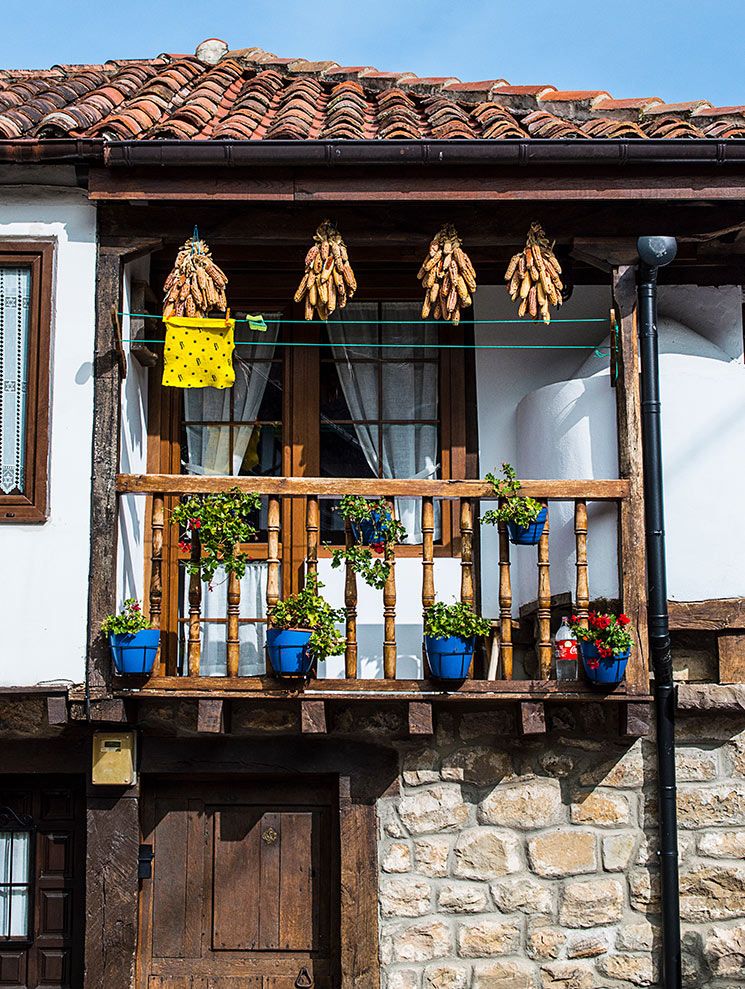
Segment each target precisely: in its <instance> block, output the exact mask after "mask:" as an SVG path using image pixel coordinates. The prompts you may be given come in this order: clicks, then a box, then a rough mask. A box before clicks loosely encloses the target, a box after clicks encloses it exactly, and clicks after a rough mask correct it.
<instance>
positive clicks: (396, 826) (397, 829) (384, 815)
mask: <svg viewBox="0 0 745 989" xmlns="http://www.w3.org/2000/svg"><path fill="white" fill-rule="evenodd" d="M396 803H397V802H396V801H395V800H380V801H378V819H379V820H380V824H381V827H382V829H383V834H385V835H387V836H388V837H389V838H405V837H406V828H405V827H404V826H403V824H402V823H401V820H400V818H399V816H398V810H397V807H396Z"/></svg>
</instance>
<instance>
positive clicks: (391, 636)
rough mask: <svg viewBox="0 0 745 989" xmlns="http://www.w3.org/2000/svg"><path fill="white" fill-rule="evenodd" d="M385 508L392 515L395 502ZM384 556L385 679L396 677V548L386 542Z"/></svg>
mask: <svg viewBox="0 0 745 989" xmlns="http://www.w3.org/2000/svg"><path fill="white" fill-rule="evenodd" d="M386 508H387V509H388V511H389V512H390V513H391V518H393V516H394V512H395V504H394V502H393V501H387V502H386ZM385 558H386V561H387V563H388V565H389V566H390V571H389V573H388V579H387V580H386V582H385V587H384V588H383V634H384V638H383V676H384V677H385V679H386V680H395V679H396V658H397V657H396V550H395V547H394V546H393V545H392V544H391V543H386V547H385Z"/></svg>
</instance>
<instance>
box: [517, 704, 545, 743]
mask: <svg viewBox="0 0 745 989" xmlns="http://www.w3.org/2000/svg"><path fill="white" fill-rule="evenodd" d="M520 734H521V735H545V734H546V706H545V704H544V703H543V701H523V702H522V703H521V704H520Z"/></svg>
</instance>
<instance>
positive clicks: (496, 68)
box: [0, 0, 745, 105]
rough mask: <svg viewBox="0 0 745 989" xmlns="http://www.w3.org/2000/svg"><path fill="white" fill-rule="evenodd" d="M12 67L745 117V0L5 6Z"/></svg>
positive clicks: (39, 1) (43, 0)
mask: <svg viewBox="0 0 745 989" xmlns="http://www.w3.org/2000/svg"><path fill="white" fill-rule="evenodd" d="M2 10H3V14H4V15H5V16H4V17H3V29H2V31H0V66H2V67H3V68H18V67H29V68H32V67H36V68H38V67H46V66H50V65H53V64H54V63H55V62H97V61H105V60H106V59H107V58H112V57H119V58H131V57H142V56H147V55H155V54H157V53H159V52H161V51H170V52H193V51H194V49H195V47H196V45H197V44H198V43H199V41H201V40H202V39H204V38H207V37H219V38H223V39H225V40H226V41H227V42H228V43H229V44H230V46H231V47H235V48H242V47H251V46H259V47H262V48H266V49H268V50H269V51H273V52H275V53H277V54H279V55H294V56H303V57H306V58H311V59H322V58H330V59H333V60H334V61H336V62H339V63H340V64H347V65H374V66H376V67H377V68H379V69H390V70H409V71H412V72H416V73H417V74H418V75H454V76H458V77H460V78H461V79H464V80H465V79H490V78H504V79H507V80H508V81H509V82H510V83H512V84H515V85H518V84H538V83H541V84H542V83H551V84H553V85H555V86H557V87H559V88H563V89H605V90H608V91H610V92H611V93H612V94H613V95H614V96H617V97H622V96H660V97H662V98H663V99H665V100H667V101H668V102H677V101H683V100H690V99H697V98H705V99H708V100H709V101H710V102H712V103H714V104H717V105H730V104H740V103H743V104H745V81H743V79H742V71H741V66H742V63H743V38H745V2H743V0H624V2H623V3H613V4H611V3H608V2H603V0H527V2H524V0H510V2H507V0H461V2H460V3H458V2H445V0H409V2H408V3H406V2H402V0H398V2H394V0H368V2H364V3H363V2H359V0H357V2H356V3H355V2H354V0H274V2H271V0H253V2H252V0H240V2H233V0H198V2H197V0H180V2H174V0H99V2H75V0H68V2H66V3H65V2H60V0H54V2H52V0H33V2H29V0H25V2H19V0H2Z"/></svg>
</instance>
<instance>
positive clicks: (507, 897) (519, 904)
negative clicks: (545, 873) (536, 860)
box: [491, 876, 556, 916]
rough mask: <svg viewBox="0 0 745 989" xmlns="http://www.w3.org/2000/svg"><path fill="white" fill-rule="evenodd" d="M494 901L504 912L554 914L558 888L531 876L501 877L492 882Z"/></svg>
mask: <svg viewBox="0 0 745 989" xmlns="http://www.w3.org/2000/svg"><path fill="white" fill-rule="evenodd" d="M491 894H492V896H493V898H494V902H495V903H496V905H497V906H498V907H499V909H500V910H501V911H502V913H526V914H529V915H531V916H532V915H534V914H548V915H553V914H554V913H555V912H556V889H555V887H554V886H553V885H549V884H546V883H540V882H537V881H536V880H535V879H531V878H530V877H529V876H520V877H519V878H516V879H501V880H500V881H499V882H496V883H492V884H491Z"/></svg>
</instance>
